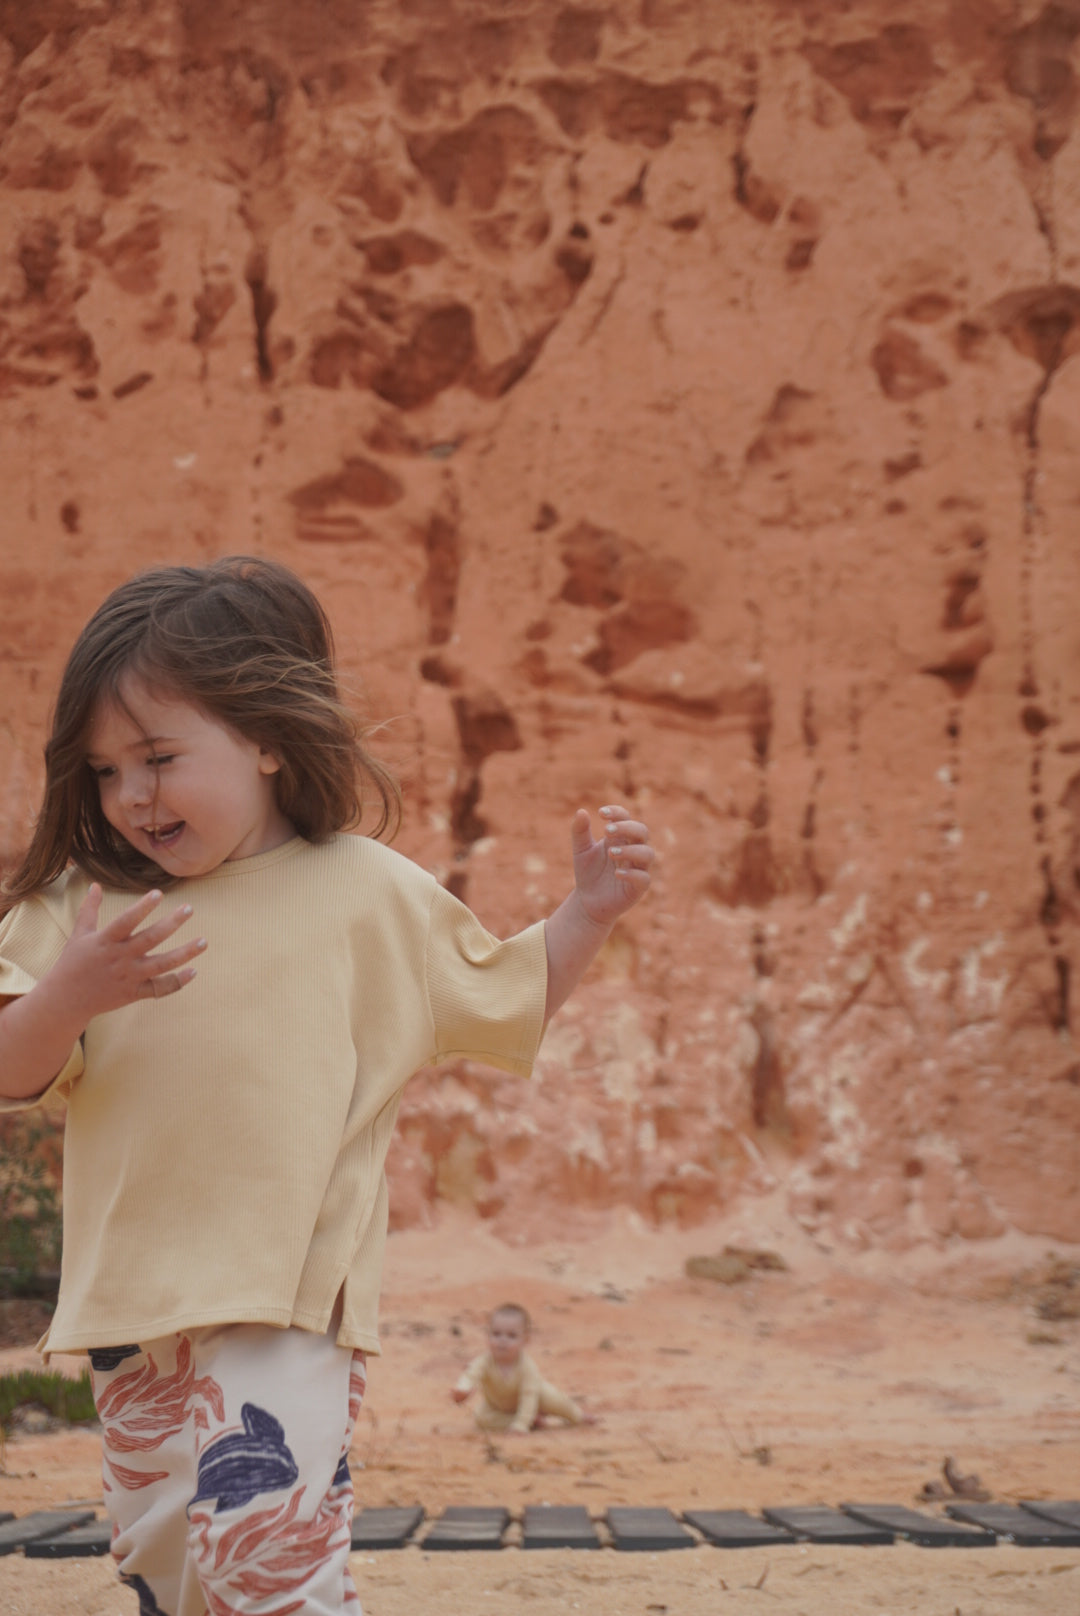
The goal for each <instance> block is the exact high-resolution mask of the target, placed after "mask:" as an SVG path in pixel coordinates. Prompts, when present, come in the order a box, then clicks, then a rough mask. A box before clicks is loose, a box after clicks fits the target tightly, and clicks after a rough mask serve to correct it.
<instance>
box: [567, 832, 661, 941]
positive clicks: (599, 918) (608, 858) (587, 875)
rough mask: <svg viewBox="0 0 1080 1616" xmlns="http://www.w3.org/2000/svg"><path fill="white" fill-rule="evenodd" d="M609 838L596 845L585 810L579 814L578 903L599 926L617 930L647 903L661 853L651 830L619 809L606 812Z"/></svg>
mask: <svg viewBox="0 0 1080 1616" xmlns="http://www.w3.org/2000/svg"><path fill="white" fill-rule="evenodd" d="M600 814H601V817H602V819H603V820H604V833H603V836H602V837H601V838H600V840H599V841H594V839H593V834H592V824H591V821H590V819H589V815H588V813H587V812H586V811H585V809H584V808H579V809H578V811H577V813H576V814H575V815H574V822H573V826H572V828H571V845H572V848H573V855H574V881H575V883H576V886H577V893H578V899H579V901H580V903H581V906H582V908H583V909H584V911H585V913H586V914H587V915H588V917H589V919H590V920H591V921H593V922H594V924H596V925H597V926H608V927H610V926H612V925H614V923H615V921H616V920H618V918H619V916H620V915H622V914H625V913H626V911H627V910H628V909H632V908H633V906H634V904H635V903H637V902H638V901H639V900H640V899H641V898H643V897H644V896H645V894H646V892H648V890H649V885H650V883H651V881H652V867H653V862H654V860H655V858H656V852H655V849H654V848H653V847H652V846H651V845H650V843H649V827H648V826H647V825H645V824H643V823H642V822H641V821H640V820H638V819H631V818H630V815H629V813H628V811H627V809H625V808H623V807H621V806H619V805H618V804H613V805H609V806H608V807H606V808H601V810H600Z"/></svg>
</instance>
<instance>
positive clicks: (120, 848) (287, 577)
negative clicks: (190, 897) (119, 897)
mask: <svg viewBox="0 0 1080 1616" xmlns="http://www.w3.org/2000/svg"><path fill="white" fill-rule="evenodd" d="M125 674H130V675H132V676H134V677H136V678H138V679H140V680H142V681H143V682H144V683H145V684H146V685H148V686H149V687H150V688H151V689H153V690H156V691H159V692H162V693H167V694H168V695H170V696H173V697H178V698H179V699H180V700H182V701H187V702H190V703H191V705H192V706H194V707H198V708H200V709H201V710H202V711H203V712H205V713H207V714H208V715H209V716H210V717H211V718H215V719H217V720H218V721H219V722H220V723H222V724H226V725H228V727H229V728H230V729H231V730H233V731H235V732H236V734H238V735H241V736H243V737H244V738H245V740H249V741H254V742H256V743H257V745H259V746H261V747H265V748H266V750H267V751H269V752H272V753H273V755H274V757H275V758H277V759H278V760H279V762H280V764H281V767H280V769H279V771H278V772H277V773H276V774H275V775H274V776H273V779H274V783H275V789H276V792H277V801H278V806H279V807H280V809H281V812H282V813H283V814H284V815H285V817H286V819H288V820H289V821H290V822H291V824H292V825H293V826H294V827H295V829H296V831H297V832H298V834H299V835H301V836H303V837H305V838H306V839H307V840H308V841H309V842H319V841H323V840H324V839H325V838H326V837H327V836H329V835H331V834H332V833H333V832H334V831H337V830H345V829H347V828H348V827H350V826H353V825H356V824H358V823H359V822H360V817H361V813H362V810H363V806H364V787H365V785H367V786H370V787H371V788H372V789H373V791H374V794H375V796H376V797H377V799H378V802H379V814H378V819H377V822H376V824H375V826H374V828H373V829H372V831H371V833H370V834H371V835H373V836H383V835H387V836H392V835H393V833H394V831H395V830H396V829H397V825H398V822H399V819H400V809H401V797H400V792H399V790H398V787H397V783H396V781H395V780H394V778H393V776H392V775H391V774H390V772H389V771H388V770H387V769H386V768H384V767H383V765H382V764H381V763H379V762H378V761H377V760H376V759H375V758H373V757H372V756H371V755H370V753H369V752H368V751H367V750H366V749H365V746H364V743H363V735H362V731H361V729H360V726H359V724H358V722H357V720H356V718H355V717H354V716H353V715H352V713H350V712H349V710H348V708H347V707H346V706H345V705H344V704H343V702H342V700H341V696H340V694H339V692H338V686H337V678H336V675H335V672H334V645H333V636H332V634H331V630H330V624H329V621H328V619H327V616H326V613H325V612H324V611H323V609H322V607H321V606H320V604H319V602H318V601H317V600H316V599H315V596H314V595H313V594H312V593H311V591H310V589H308V587H307V585H306V584H304V583H302V582H301V581H300V579H299V578H298V577H297V576H296V574H295V573H292V572H290V571H289V569H288V568H287V567H283V566H281V565H280V564H279V563H278V562H275V561H265V560H262V559H259V558H256V557H253V556H227V557H225V558H224V559H223V560H220V561H215V562H213V563H212V564H211V565H210V566H208V567H156V568H152V569H151V570H150V571H148V572H141V573H139V574H137V576H136V577H134V578H132V579H130V580H129V581H128V582H127V583H125V584H121V586H120V587H119V589H115V590H114V591H113V593H112V594H111V595H110V596H109V597H108V599H107V600H106V601H105V602H104V603H103V604H102V605H101V606H100V607H99V608H98V610H97V611H96V612H95V613H94V615H93V617H92V618H91V619H90V621H89V622H88V623H87V625H86V627H85V628H84V629H83V631H82V633H81V634H80V635H79V638H78V639H77V640H76V642H75V646H74V648H73V650H72V652H71V655H70V657H69V658H68V661H67V666H66V667H65V669H64V673H63V677H62V679H61V681H60V693H59V695H58V696H57V700H56V709H55V712H54V714H53V723H52V734H51V735H50V737H49V740H48V743H47V745H46V747H45V797H44V802H43V804H42V808H41V813H40V814H39V816H38V820H37V824H36V826H35V829H34V834H33V839H32V841H31V843H30V847H29V849H28V850H27V853H26V856H25V857H24V858H23V860H22V863H21V864H20V865H19V867H18V868H17V869H16V871H15V873H14V875H13V876H12V877H11V879H10V880H9V881H8V882H6V883H5V884H4V887H3V893H2V897H3V903H2V905H0V907H2V908H8V907H10V905H11V904H12V903H14V902H16V901H17V900H19V899H20V898H26V897H30V896H31V895H32V894H33V893H35V892H40V891H41V889H42V888H43V887H45V886H47V885H48V883H49V882H50V881H53V880H55V878H56V877H57V876H58V875H60V874H61V873H62V871H63V870H65V869H66V868H67V866H68V864H69V863H75V864H76V865H77V866H78V867H79V868H80V869H81V870H84V871H85V872H86V874H87V875H89V876H92V877H93V879H94V880H97V881H101V882H102V883H103V884H104V885H107V886H112V887H121V888H127V889H130V890H133V891H138V890H143V889H145V888H146V887H147V886H157V887H163V886H166V885H167V884H168V883H169V882H170V880H171V879H172V877H170V876H168V875H167V874H166V872H165V871H163V870H162V869H161V868H160V867H159V866H158V865H157V864H155V863H154V862H153V861H152V860H151V859H148V858H145V857H144V856H143V855H142V854H140V853H138V852H136V850H135V849H134V848H133V847H132V846H131V845H130V843H128V842H126V841H125V840H124V838H123V837H122V836H121V835H120V834H119V832H118V831H115V830H114V829H113V827H112V826H111V825H110V824H109V822H108V820H107V819H106V818H105V816H104V814H103V813H102V811H101V803H100V800H99V796H98V787H97V782H96V781H95V779H94V776H93V774H92V773H91V770H90V767H89V765H88V763H87V761H86V743H87V736H88V733H89V729H90V725H91V723H92V721H93V718H94V715H95V712H96V711H97V709H98V708H99V706H100V705H101V704H102V703H103V702H116V703H117V704H119V705H122V702H121V697H120V682H121V680H122V678H123V677H124V675H125Z"/></svg>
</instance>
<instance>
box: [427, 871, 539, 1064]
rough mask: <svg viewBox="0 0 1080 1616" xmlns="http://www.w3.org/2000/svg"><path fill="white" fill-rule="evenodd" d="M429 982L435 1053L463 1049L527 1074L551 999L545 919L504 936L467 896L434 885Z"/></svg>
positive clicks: (449, 1054) (459, 1053)
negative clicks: (483, 920)
mask: <svg viewBox="0 0 1080 1616" xmlns="http://www.w3.org/2000/svg"><path fill="white" fill-rule="evenodd" d="M427 983H428V997H429V1001H430V1004H431V1014H432V1019H433V1021H434V1025H435V1058H436V1059H437V1060H450V1059H454V1058H460V1057H465V1058H469V1059H472V1060H481V1061H485V1062H487V1063H488V1064H489V1065H492V1066H499V1067H501V1068H502V1069H503V1070H504V1071H507V1072H513V1073H514V1074H515V1075H516V1076H518V1077H528V1076H529V1074H530V1072H531V1071H532V1065H533V1061H534V1060H535V1059H536V1053H537V1050H538V1049H539V1047H540V1039H541V1037H542V1036H543V1031H544V1008H545V1004H546V1000H547V949H546V947H545V943H544V923H543V921H539V922H537V924H536V925H535V926H529V927H528V928H527V929H526V930H525V931H522V932H518V934H517V935H516V936H515V937H509V938H507V940H506V941H505V942H499V940H498V938H496V937H492V935H491V933H490V932H487V931H485V930H484V928H483V926H482V925H481V924H480V922H479V921H478V920H477V918H476V916H475V915H474V914H473V913H472V912H471V911H470V910H469V909H466V907H465V905H464V904H463V903H459V901H458V900H457V898H455V897H454V896H453V895H452V894H451V893H449V892H447V891H446V890H445V889H444V888H443V887H439V886H436V887H435V889H434V893H433V896H432V904H431V911H430V916H429V929H428V941H427Z"/></svg>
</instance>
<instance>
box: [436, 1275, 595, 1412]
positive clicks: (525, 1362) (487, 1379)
mask: <svg viewBox="0 0 1080 1616" xmlns="http://www.w3.org/2000/svg"><path fill="white" fill-rule="evenodd" d="M531 1331H532V1321H531V1320H530V1318H529V1315H528V1313H527V1312H526V1311H525V1309H524V1308H523V1307H519V1306H518V1304H517V1303H516V1302H506V1303H504V1305H503V1306H502V1307H497V1308H496V1309H495V1311H494V1313H492V1314H491V1315H490V1317H489V1319H488V1331H487V1339H488V1350H487V1351H486V1352H482V1353H481V1354H480V1356H479V1358H474V1359H473V1361H472V1363H471V1364H470V1365H469V1367H468V1369H466V1370H465V1372H464V1374H463V1375H462V1376H461V1379H460V1380H459V1381H458V1383H457V1385H456V1386H455V1387H454V1389H453V1391H452V1392H451V1393H450V1395H451V1397H452V1398H453V1399H454V1402H455V1403H464V1401H465V1399H466V1398H467V1397H469V1396H470V1395H471V1394H472V1393H473V1392H474V1391H479V1393H480V1402H479V1404H478V1405H477V1408H476V1413H475V1416H474V1417H475V1420H476V1423H477V1425H478V1426H479V1427H480V1429H481V1431H533V1430H536V1429H537V1428H538V1427H540V1426H542V1425H543V1424H545V1422H546V1421H547V1419H548V1418H549V1417H550V1418H552V1419H560V1420H565V1422H566V1423H567V1425H595V1424H596V1415H595V1414H586V1413H585V1412H584V1411H583V1410H582V1409H580V1408H579V1407H578V1405H577V1404H576V1403H575V1402H573V1401H572V1400H571V1399H570V1398H569V1397H567V1396H566V1395H565V1394H564V1393H563V1392H561V1391H559V1390H558V1388H557V1387H555V1386H552V1385H551V1384H550V1382H548V1381H546V1380H544V1379H543V1377H542V1376H541V1374H540V1371H539V1369H538V1368H537V1367H536V1364H535V1363H534V1362H533V1360H532V1358H530V1357H529V1354H528V1353H527V1352H526V1351H525V1344H526V1342H527V1341H528V1339H529V1335H530V1333H531Z"/></svg>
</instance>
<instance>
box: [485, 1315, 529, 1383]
mask: <svg viewBox="0 0 1080 1616" xmlns="http://www.w3.org/2000/svg"><path fill="white" fill-rule="evenodd" d="M531 1331H532V1320H531V1319H530V1318H529V1315H528V1313H527V1312H526V1311H525V1309H524V1308H523V1307H519V1305H518V1304H517V1302H504V1303H503V1305H502V1307H497V1308H496V1309H495V1311H494V1313H492V1314H490V1315H489V1317H488V1350H489V1351H490V1353H491V1356H492V1357H493V1358H494V1360H495V1362H496V1363H497V1364H498V1365H499V1367H500V1368H502V1369H508V1368H510V1367H511V1366H512V1365H513V1364H516V1363H517V1361H518V1359H519V1358H520V1357H521V1354H522V1352H523V1351H524V1349H525V1343H526V1342H527V1341H528V1339H529V1335H530V1333H531Z"/></svg>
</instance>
